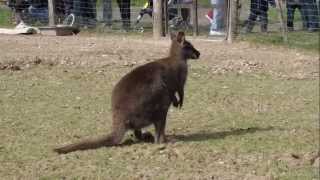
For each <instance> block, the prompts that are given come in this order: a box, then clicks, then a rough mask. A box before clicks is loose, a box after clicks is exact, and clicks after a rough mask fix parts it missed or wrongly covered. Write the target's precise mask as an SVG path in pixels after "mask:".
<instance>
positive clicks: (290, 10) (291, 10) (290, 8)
mask: <svg viewBox="0 0 320 180" xmlns="http://www.w3.org/2000/svg"><path fill="white" fill-rule="evenodd" d="M294 11H295V5H293V4H290V3H288V2H287V28H288V31H293V19H294Z"/></svg>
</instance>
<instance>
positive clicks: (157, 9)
mask: <svg viewBox="0 0 320 180" xmlns="http://www.w3.org/2000/svg"><path fill="white" fill-rule="evenodd" d="M162 5H163V0H153V38H154V39H160V37H161V36H162V35H163V32H162V31H163V28H162Z"/></svg>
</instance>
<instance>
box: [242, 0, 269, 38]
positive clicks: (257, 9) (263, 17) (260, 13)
mask: <svg viewBox="0 0 320 180" xmlns="http://www.w3.org/2000/svg"><path fill="white" fill-rule="evenodd" d="M268 4H270V5H271V6H275V1H274V0H251V3H250V15H249V17H248V21H247V25H246V32H247V33H249V32H251V31H252V29H253V26H254V24H255V21H256V20H257V18H258V17H259V20H260V22H261V32H267V29H268V9H269V7H268Z"/></svg>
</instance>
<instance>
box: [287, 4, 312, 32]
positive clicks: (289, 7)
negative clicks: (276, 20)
mask: <svg viewBox="0 0 320 180" xmlns="http://www.w3.org/2000/svg"><path fill="white" fill-rule="evenodd" d="M302 4H303V2H302V0H287V4H286V5H287V28H288V31H293V30H294V28H293V20H294V12H295V10H296V9H298V10H299V11H300V14H301V19H302V26H303V29H307V28H308V26H307V16H306V12H305V10H304V9H303V8H302Z"/></svg>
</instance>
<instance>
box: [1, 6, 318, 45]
mask: <svg viewBox="0 0 320 180" xmlns="http://www.w3.org/2000/svg"><path fill="white" fill-rule="evenodd" d="M2 1H4V0H2ZM212 1H215V3H217V2H219V1H220V2H224V3H223V8H222V10H223V11H224V12H225V13H223V14H222V18H221V21H222V22H223V23H222V24H223V25H222V26H223V27H222V28H221V30H222V31H224V32H225V33H224V34H226V35H228V36H227V37H231V36H232V38H233V37H234V35H239V36H238V37H240V38H247V37H251V36H254V37H259V36H265V35H266V34H273V35H277V36H280V37H282V39H283V40H286V39H287V37H288V36H289V37H288V38H289V41H290V38H291V34H294V33H297V32H298V33H304V32H314V31H317V30H319V7H320V4H319V0H287V1H282V0H225V1H224V0H168V2H167V1H163V0H161V1H155V2H161V3H160V5H161V7H160V9H162V10H161V17H160V18H158V21H159V22H160V23H161V22H164V23H163V26H162V25H161V26H159V29H160V28H161V29H160V30H159V29H158V30H159V32H158V33H162V32H168V31H170V30H171V29H174V30H177V29H181V30H184V31H187V32H194V34H195V35H198V34H199V35H208V34H209V32H210V30H209V29H210V28H212V27H210V26H212V25H211V24H210V21H209V20H208V15H209V14H210V10H212V7H213V6H216V8H215V9H214V11H213V12H211V13H212V14H214V13H215V11H216V10H218V9H217V7H219V5H218V4H215V5H212ZM48 2H52V4H53V6H52V8H53V9H54V12H55V14H54V17H53V19H54V21H55V23H56V24H57V23H58V24H59V23H69V24H70V23H74V24H75V25H76V26H79V27H81V28H93V29H100V30H103V31H107V32H109V31H121V32H123V31H126V32H127V31H135V32H140V33H141V32H148V31H149V32H152V28H153V19H152V15H154V9H153V8H154V6H153V1H152V0H8V1H7V3H6V4H7V6H8V7H10V8H12V9H15V12H16V21H19V19H23V20H24V22H26V23H28V24H29V23H30V24H33V25H34V24H36V25H39V26H41V25H48V23H49V18H48V17H50V16H49V12H50V11H49V10H48ZM165 2H167V3H165ZM49 4H50V3H49ZM49 7H50V6H49ZM158 12H159V11H158ZM166 12H167V13H166ZM70 14H72V15H73V16H74V20H75V21H74V22H73V21H72V18H71V19H70V16H69V15H70ZM300 14H301V15H300ZM220 16H221V15H220ZM67 17H68V18H67ZM211 17H212V16H211ZM217 17H218V16H217ZM162 20H164V21H162ZM71 21H72V22H71ZM0 26H1V25H0ZM265 32H269V33H265ZM291 32H294V33H291ZM213 35H214V34H213ZM298 35H299V34H298ZM316 35H317V33H313V36H310V40H312V39H315V36H316ZM308 36H309V35H308Z"/></svg>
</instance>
